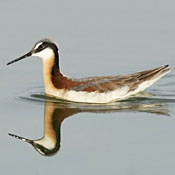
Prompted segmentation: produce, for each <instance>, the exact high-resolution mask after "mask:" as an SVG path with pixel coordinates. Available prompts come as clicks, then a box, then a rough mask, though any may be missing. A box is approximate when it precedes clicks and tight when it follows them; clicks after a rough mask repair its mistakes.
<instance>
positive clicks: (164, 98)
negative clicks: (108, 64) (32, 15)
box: [19, 87, 175, 115]
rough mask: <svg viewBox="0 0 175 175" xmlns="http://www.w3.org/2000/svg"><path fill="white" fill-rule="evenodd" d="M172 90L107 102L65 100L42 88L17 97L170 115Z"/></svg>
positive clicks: (60, 104) (91, 109)
mask: <svg viewBox="0 0 175 175" xmlns="http://www.w3.org/2000/svg"><path fill="white" fill-rule="evenodd" d="M172 93H173V92H171V91H170V92H169V93H168V94H167V93H165V92H164V91H163V90H159V89H150V90H149V91H148V92H142V93H139V94H136V95H135V96H132V97H131V98H128V99H125V100H122V101H117V102H113V103H108V104H89V103H78V102H71V101H66V100H62V99H58V98H54V97H50V96H47V95H45V93H44V92H43V88H41V87H38V88H31V89H30V91H29V90H28V91H26V92H23V93H22V94H21V95H20V96H19V98H20V99H22V100H26V101H29V102H36V103H39V104H45V102H49V103H51V104H54V105H57V106H58V107H59V108H63V107H64V108H65V107H66V108H78V109H80V110H82V111H87V112H113V111H137V112H148V113H156V114H162V115H170V114H171V113H172V112H170V109H171V107H170V106H169V105H170V104H174V103H175V98H173V97H174V96H175V95H174V93H173V94H172Z"/></svg>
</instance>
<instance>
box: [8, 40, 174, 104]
mask: <svg viewBox="0 0 175 175" xmlns="http://www.w3.org/2000/svg"><path fill="white" fill-rule="evenodd" d="M30 56H37V57H40V58H41V59H42V62H43V78H44V87H45V93H46V94H47V95H50V96H53V97H56V98H59V99H64V100H68V101H74V102H84V103H110V102H114V101H118V100H122V99H126V98H128V97H130V96H132V95H134V94H136V93H138V92H141V91H144V90H145V89H146V88H148V87H149V86H151V85H152V84H154V83H155V82H156V81H157V80H159V79H160V78H161V77H163V76H164V75H165V74H167V73H168V72H170V71H171V69H170V68H167V67H168V65H165V66H162V67H158V68H155V69H151V70H146V71H141V72H137V73H132V74H128V75H118V76H102V77H89V78H82V79H72V78H69V77H66V76H64V75H63V74H62V73H61V71H60V67H59V48H58V45H57V43H55V42H54V41H52V40H50V39H42V40H40V41H38V42H37V43H36V44H35V45H34V47H33V48H32V49H31V51H29V52H28V53H27V54H25V55H23V56H21V57H19V58H17V59H15V60H13V61H11V62H9V63H7V65H10V64H12V63H14V62H17V61H19V60H22V59H24V58H27V57H30Z"/></svg>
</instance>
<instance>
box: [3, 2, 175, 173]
mask: <svg viewBox="0 0 175 175" xmlns="http://www.w3.org/2000/svg"><path fill="white" fill-rule="evenodd" d="M174 5H175V4H174V2H172V1H170V0H168V1H166V2H165V1H158V0H154V1H152V0H147V1H137V0H134V1H132V2H131V1H129V0H126V1H117V2H115V1H108V2H106V3H105V2H101V1H91V0H90V1H87V2H82V1H80V0H79V1H74V2H73V1H72V2H69V3H68V2H64V1H59V2H58V1H56V0H55V1H52V3H51V2H50V1H44V2H43V1H41V0H39V1H37V2H36V1H34V0H31V1H30V2H22V1H13V2H11V1H4V2H1V3H0V14H1V15H0V21H1V32H0V36H1V42H0V43H1V44H0V49H1V59H0V79H1V83H0V88H1V91H0V97H1V98H0V106H1V107H0V114H1V116H0V118H1V127H0V131H1V132H0V139H1V142H0V146H1V150H0V155H1V156H0V157H1V158H0V174H5V175H6V174H7V175H9V174H26V175H28V174H43V175H45V174H64V175H68V174H76V175H82V174H83V175H86V174H87V175H89V174H100V175H106V174H112V175H113V174H120V175H137V174H138V175H148V174H149V175H155V174H159V175H160V174H162V175H164V174H168V175H171V174H174V173H175V167H174V162H175V118H174V116H175V108H174V105H175V78H174V75H175V72H174V71H172V72H171V73H170V74H168V75H167V76H165V77H163V78H162V79H161V80H160V81H159V82H157V83H156V84H155V85H154V86H152V87H151V88H149V89H148V90H147V91H146V92H145V93H142V94H140V95H139V97H138V96H136V97H133V98H131V99H129V100H125V101H121V102H117V103H113V104H110V105H87V104H79V103H66V102H64V101H58V100H55V99H50V98H48V97H46V96H45V95H44V88H43V80H42V64H41V60H39V59H36V58H29V59H26V60H24V61H21V62H19V63H16V64H14V65H11V66H8V67H7V66H6V63H7V62H8V61H10V60H12V59H14V58H16V57H18V56H21V55H22V54H24V53H25V52H27V51H29V49H31V47H32V46H33V44H34V43H35V42H36V41H37V40H39V39H41V38H45V37H50V38H53V39H55V40H56V41H58V42H59V46H60V52H61V58H60V65H61V70H62V71H63V73H65V74H66V75H69V76H70V77H76V78H79V77H86V76H93V75H115V74H116V75H117V74H124V73H126V74H127V73H131V72H136V71H140V70H146V69H151V68H154V67H158V66H162V65H164V64H170V65H171V67H174V66H175V34H174V31H175V24H174V23H173V21H174V15H175V11H174ZM49 111H51V112H49ZM53 121H54V122H53ZM53 127H55V128H56V130H57V136H56V144H57V149H56V150H55V151H54V153H55V154H52V156H42V155H41V154H40V153H38V152H37V151H36V150H35V149H34V148H33V146H32V145H29V144H28V143H24V142H22V141H20V140H17V139H14V138H12V137H10V136H8V133H13V134H16V135H19V136H22V137H25V138H28V139H32V140H37V139H40V138H42V137H43V136H44V135H45V134H47V131H48V128H51V129H52V128H53Z"/></svg>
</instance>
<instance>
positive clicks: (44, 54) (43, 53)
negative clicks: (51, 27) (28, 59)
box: [32, 48, 54, 60]
mask: <svg viewBox="0 0 175 175" xmlns="http://www.w3.org/2000/svg"><path fill="white" fill-rule="evenodd" d="M53 54H54V52H53V50H52V49H50V48H47V49H44V50H42V51H41V52H37V53H33V54H32V56H37V57H40V58H42V59H43V60H47V59H49V58H50V57H52V56H53Z"/></svg>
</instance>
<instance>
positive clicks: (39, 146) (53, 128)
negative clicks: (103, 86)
mask: <svg viewBox="0 0 175 175" xmlns="http://www.w3.org/2000/svg"><path fill="white" fill-rule="evenodd" d="M165 104H166V102H165V101H161V100H160V99H159V100H158V99H157V100H156V99H154V100H153V99H151V98H145V97H142V98H141V97H140V98H138V97H134V98H132V99H130V100H126V101H122V102H116V103H114V104H110V105H87V104H77V103H60V102H58V101H57V102H56V101H54V102H53V101H49V99H47V100H46V101H45V109H44V110H45V111H44V135H43V137H41V138H40V139H37V140H30V139H27V138H24V137H20V136H17V135H14V134H9V135H10V136H13V137H15V138H17V139H20V140H23V141H24V142H27V143H29V144H31V145H32V146H33V147H34V148H35V150H36V151H37V152H38V153H40V154H41V155H44V156H52V155H54V154H55V153H56V152H57V151H58V150H59V149H60V142H61V124H62V122H63V120H64V119H65V118H68V117H70V116H72V115H74V114H76V113H80V112H91V113H109V112H119V111H137V112H147V113H155V114H158V115H165V116H168V115H169V111H168V110H167V109H166V106H165Z"/></svg>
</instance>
